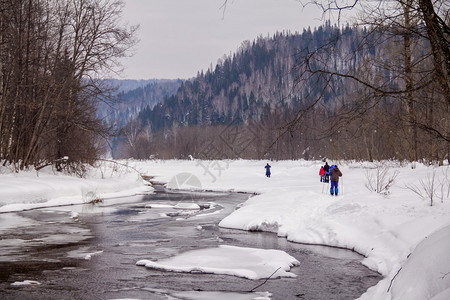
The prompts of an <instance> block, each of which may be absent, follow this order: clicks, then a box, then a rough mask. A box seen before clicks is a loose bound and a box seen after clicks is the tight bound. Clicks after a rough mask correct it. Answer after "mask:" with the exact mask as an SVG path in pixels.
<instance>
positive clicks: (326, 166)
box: [323, 162, 330, 182]
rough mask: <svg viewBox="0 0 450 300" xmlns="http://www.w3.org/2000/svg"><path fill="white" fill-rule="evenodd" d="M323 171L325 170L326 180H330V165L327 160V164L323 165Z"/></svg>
mask: <svg viewBox="0 0 450 300" xmlns="http://www.w3.org/2000/svg"><path fill="white" fill-rule="evenodd" d="M323 171H324V172H325V181H324V182H329V181H330V179H329V177H328V176H329V174H330V165H329V164H328V163H327V162H325V166H323Z"/></svg>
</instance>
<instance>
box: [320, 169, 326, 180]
mask: <svg viewBox="0 0 450 300" xmlns="http://www.w3.org/2000/svg"><path fill="white" fill-rule="evenodd" d="M319 176H320V182H325V171H324V170H323V166H322V167H320V171H319Z"/></svg>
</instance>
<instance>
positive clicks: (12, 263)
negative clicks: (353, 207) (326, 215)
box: [0, 189, 381, 300]
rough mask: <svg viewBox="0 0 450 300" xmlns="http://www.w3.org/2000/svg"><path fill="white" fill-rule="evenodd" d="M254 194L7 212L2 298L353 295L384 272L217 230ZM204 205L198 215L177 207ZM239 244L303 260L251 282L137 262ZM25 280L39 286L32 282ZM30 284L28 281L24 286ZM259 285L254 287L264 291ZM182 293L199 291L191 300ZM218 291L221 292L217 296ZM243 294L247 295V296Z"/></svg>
mask: <svg viewBox="0 0 450 300" xmlns="http://www.w3.org/2000/svg"><path fill="white" fill-rule="evenodd" d="M248 197H249V195H247V194H239V193H212V192H202V193H186V192H170V191H164V190H161V189H159V192H157V193H155V194H151V195H146V196H135V197H128V198H117V199H109V200H106V201H104V202H99V203H96V204H84V205H80V206H68V207H58V208H46V209H37V210H31V211H24V212H20V213H8V214H1V215H0V220H3V221H5V219H6V220H7V221H8V222H14V224H16V226H14V227H13V228H6V229H3V231H1V232H0V234H1V239H0V299H14V300H17V299H252V298H255V297H256V296H258V295H257V294H255V293H250V292H249V291H251V290H255V291H257V292H269V293H270V294H271V295H272V299H282V300H284V299H327V300H330V299H355V298H358V297H359V296H360V295H361V294H363V293H364V292H365V291H366V290H367V289H368V288H369V287H370V286H373V285H375V284H376V283H377V282H378V281H379V280H380V279H381V276H380V275H379V274H377V273H376V272H373V271H371V270H369V269H367V268H366V267H364V266H363V265H361V263H360V262H361V259H362V257H361V256H360V255H358V254H356V253H355V252H352V251H349V250H344V249H336V248H330V247H323V246H309V245H302V244H296V243H291V242H288V241H287V240H286V239H284V238H278V237H277V236H276V235H275V234H272V233H264V232H246V231H239V230H230V229H224V228H219V227H218V225H217V224H218V223H219V222H220V220H221V219H223V218H224V217H225V216H227V215H229V214H230V213H231V212H232V211H233V210H234V209H236V207H237V206H238V205H239V204H240V203H242V202H243V201H245V200H246V199H248ZM194 202H195V203H198V204H199V205H200V206H201V207H202V209H201V210H200V211H198V210H197V211H193V210H183V209H174V208H173V207H172V206H173V205H174V204H178V203H194ZM217 245H233V246H242V247H256V248H264V249H280V250H284V251H285V252H287V253H288V254H290V255H292V256H293V257H295V258H296V259H297V260H298V261H300V265H299V266H298V267H294V268H292V269H291V272H293V273H295V274H297V275H298V276H297V277H296V278H282V279H270V280H268V281H267V282H266V283H264V280H258V281H254V280H248V279H243V278H239V277H234V276H222V275H213V274H190V273H187V274H185V273H174V272H165V271H158V270H152V269H147V268H145V267H140V266H136V262H137V261H138V260H140V259H151V260H158V259H161V258H167V257H170V256H173V255H176V254H178V253H181V252H184V251H187V250H193V249H199V248H206V247H214V246H217ZM26 280H31V282H27V281H26ZM23 283H29V284H25V285H24V284H23ZM260 284H262V285H261V286H260V287H258V288H256V289H255V287H257V286H258V285H260ZM182 291H192V292H191V295H190V296H188V295H187V294H186V293H184V294H183V293H180V292H182ZM213 292H214V293H213ZM239 297H242V298H239Z"/></svg>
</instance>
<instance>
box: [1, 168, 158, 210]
mask: <svg viewBox="0 0 450 300" xmlns="http://www.w3.org/2000/svg"><path fill="white" fill-rule="evenodd" d="M112 168H113V166H111V167H110V169H112ZM101 171H103V170H99V169H92V171H91V172H90V173H89V174H87V176H86V178H77V177H74V176H67V175H62V174H54V173H53V172H52V171H51V170H48V169H46V170H43V171H40V172H35V171H28V172H20V173H18V174H16V173H13V172H9V171H8V170H7V169H5V168H0V213H1V212H11V211H22V210H27V209H33V208H37V207H52V206H61V205H72V204H81V203H86V202H90V201H95V200H99V199H108V198H114V197H122V196H132V195H136V194H141V193H146V192H151V191H152V190H153V189H152V188H151V187H150V186H146V185H144V184H143V180H142V179H141V177H140V176H139V174H138V173H137V172H135V171H130V170H126V171H123V173H121V174H119V173H109V174H108V175H105V172H104V171H103V172H101Z"/></svg>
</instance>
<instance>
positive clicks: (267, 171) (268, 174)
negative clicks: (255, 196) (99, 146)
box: [264, 163, 271, 177]
mask: <svg viewBox="0 0 450 300" xmlns="http://www.w3.org/2000/svg"><path fill="white" fill-rule="evenodd" d="M264 168H266V176H267V177H270V168H271V166H270V165H269V163H267V165H266V166H265V167H264Z"/></svg>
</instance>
